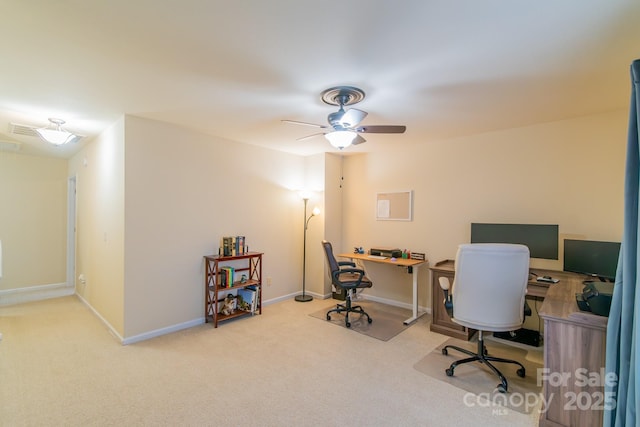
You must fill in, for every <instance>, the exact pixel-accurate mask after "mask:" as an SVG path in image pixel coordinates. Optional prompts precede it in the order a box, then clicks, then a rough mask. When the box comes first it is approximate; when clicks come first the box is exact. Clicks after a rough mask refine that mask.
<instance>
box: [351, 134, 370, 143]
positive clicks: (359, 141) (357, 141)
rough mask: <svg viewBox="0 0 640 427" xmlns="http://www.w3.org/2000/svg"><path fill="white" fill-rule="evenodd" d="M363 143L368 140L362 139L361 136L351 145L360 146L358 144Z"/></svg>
mask: <svg viewBox="0 0 640 427" xmlns="http://www.w3.org/2000/svg"><path fill="white" fill-rule="evenodd" d="M363 142H367V140H366V139H364V138H363V137H361V136H360V135H357V136H356V137H355V138H354V139H353V142H352V143H351V145H358V144H362V143H363Z"/></svg>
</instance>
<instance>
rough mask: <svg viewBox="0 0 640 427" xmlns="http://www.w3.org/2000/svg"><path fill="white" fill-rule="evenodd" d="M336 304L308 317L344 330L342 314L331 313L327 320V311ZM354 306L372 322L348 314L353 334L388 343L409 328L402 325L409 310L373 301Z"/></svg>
mask: <svg viewBox="0 0 640 427" xmlns="http://www.w3.org/2000/svg"><path fill="white" fill-rule="evenodd" d="M338 302H339V301H335V302H334V304H332V305H329V306H327V307H326V308H323V309H322V310H318V311H315V312H313V313H311V314H310V316H311V317H315V318H317V319H321V320H324V321H325V322H327V323H331V324H334V325H338V326H342V327H343V328H346V326H345V322H344V316H345V315H344V313H340V314H337V313H331V320H327V311H329V310H330V309H332V308H335V307H336V304H337V303H338ZM354 305H360V306H362V308H363V309H364V311H366V312H367V313H368V314H369V316H371V319H372V320H373V322H371V323H369V322H367V316H364V315H360V314H357V313H350V314H349V321H350V322H351V328H349V329H351V330H353V331H355V332H359V333H361V334H364V335H367V336H369V337H372V338H376V339H379V340H382V341H389V340H390V339H391V338H393V337H395V336H396V335H398V334H399V333H400V332H402V331H404V330H405V329H407V328H409V327H411V325H405V324H404V323H403V322H404V321H405V320H407V319H408V318H409V317H411V310H407V309H405V308H400V307H394V306H391V305H387V304H381V303H377V302H373V301H357V302H354Z"/></svg>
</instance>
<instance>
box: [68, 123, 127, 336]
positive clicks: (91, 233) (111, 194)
mask: <svg viewBox="0 0 640 427" xmlns="http://www.w3.org/2000/svg"><path fill="white" fill-rule="evenodd" d="M124 143H125V137H124V118H121V119H120V120H118V121H117V122H116V123H114V124H113V125H112V126H111V127H110V128H109V129H107V130H105V131H104V132H102V134H100V135H99V136H98V137H97V138H95V139H94V140H93V141H92V142H90V143H88V144H87V145H86V146H85V147H84V148H83V149H82V150H81V151H80V152H79V153H78V154H76V155H75V156H74V157H73V158H71V159H70V160H69V175H70V176H76V184H77V186H76V194H77V196H76V199H77V202H76V205H77V212H76V217H77V221H76V224H77V231H76V234H77V236H76V293H77V294H78V295H79V296H80V297H81V298H83V299H84V300H85V301H86V302H87V303H88V304H89V305H90V306H91V307H92V308H93V309H94V310H95V312H96V313H97V314H98V315H99V316H101V317H102V318H103V319H104V320H105V321H106V322H107V323H108V324H109V325H110V326H111V328H112V329H113V331H114V332H115V333H116V334H118V335H120V336H121V337H122V336H123V335H124V332H125V326H124V325H125V318H124V271H125V264H124V233H125V228H124V209H125V205H124V191H125V190H124V180H125V176H124V171H125V170H124V167H125V165H124V161H125V158H124ZM81 274H82V275H83V276H84V277H85V279H86V281H85V283H84V284H83V283H81V282H80V281H79V280H78V276H79V275H81Z"/></svg>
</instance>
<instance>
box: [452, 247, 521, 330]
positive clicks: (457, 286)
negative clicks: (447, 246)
mask: <svg viewBox="0 0 640 427" xmlns="http://www.w3.org/2000/svg"><path fill="white" fill-rule="evenodd" d="M455 270H456V271H455V279H454V283H453V286H452V288H453V289H452V293H453V315H454V321H455V322H457V323H459V324H461V325H463V326H466V327H469V328H473V329H479V330H484V331H510V330H515V329H518V328H519V327H520V326H521V325H522V322H523V321H524V296H525V293H526V289H527V282H528V281H529V248H527V247H526V246H524V245H512V244H502V243H475V244H464V245H460V246H459V247H458V253H457V254H456V262H455Z"/></svg>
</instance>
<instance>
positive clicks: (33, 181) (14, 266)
mask: <svg viewBox="0 0 640 427" xmlns="http://www.w3.org/2000/svg"><path fill="white" fill-rule="evenodd" d="M66 218H67V162H66V160H62V159H53V158H45V157H35V156H25V155H22V154H19V153H13V152H3V151H0V241H2V249H3V251H2V258H3V260H2V267H3V268H2V277H1V278H0V297H1V296H2V292H3V291H9V290H13V291H15V290H25V289H26V288H31V287H35V286H47V285H53V284H61V283H62V284H65V283H66V281H67V277H66V259H67V255H66V248H67V241H66V239H67V235H66V232H67V226H66ZM5 295H6V294H5ZM5 298H6V296H5Z"/></svg>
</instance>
